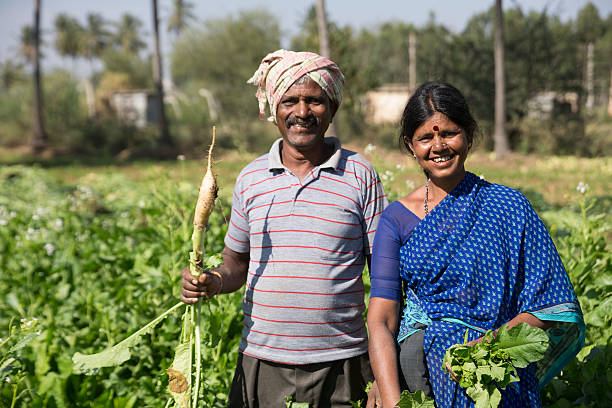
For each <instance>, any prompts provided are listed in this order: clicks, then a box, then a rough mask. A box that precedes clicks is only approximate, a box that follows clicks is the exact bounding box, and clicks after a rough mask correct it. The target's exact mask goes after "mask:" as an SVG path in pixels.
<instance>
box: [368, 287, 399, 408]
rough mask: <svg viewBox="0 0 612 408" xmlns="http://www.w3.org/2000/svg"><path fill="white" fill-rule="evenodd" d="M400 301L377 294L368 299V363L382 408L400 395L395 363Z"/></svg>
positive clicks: (395, 400)
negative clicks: (374, 379)
mask: <svg viewBox="0 0 612 408" xmlns="http://www.w3.org/2000/svg"><path fill="white" fill-rule="evenodd" d="M398 318H399V303H398V302H396V301H393V300H389V299H383V298H379V297H374V298H370V305H369V307H368V329H369V332H370V340H369V348H368V350H369V352H370V364H371V365H372V371H374V378H376V384H377V385H378V390H379V393H380V397H381V399H382V403H383V407H384V408H391V407H394V406H395V404H397V402H398V401H399V397H400V382H399V371H398V366H397V360H398V359H397V343H396V341H395V332H396V331H397V326H398Z"/></svg>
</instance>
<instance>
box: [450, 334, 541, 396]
mask: <svg viewBox="0 0 612 408" xmlns="http://www.w3.org/2000/svg"><path fill="white" fill-rule="evenodd" d="M547 349H548V336H547V335H546V333H545V332H544V330H542V329H539V328H537V327H532V326H530V325H528V324H526V323H519V324H517V325H516V326H514V327H512V328H511V329H508V326H507V325H503V326H501V327H500V329H499V331H498V332H497V335H495V334H494V332H493V331H492V330H489V331H487V332H486V333H485V334H484V336H483V339H482V342H480V343H475V344H473V345H471V346H469V345H467V332H466V340H465V342H464V344H455V345H454V346H451V347H449V348H448V350H446V354H445V356H444V361H443V362H442V367H443V369H444V371H445V372H448V370H447V363H448V364H449V365H450V368H451V370H452V371H453V373H454V374H455V377H457V378H458V379H459V385H461V386H462V387H464V388H465V389H466V390H465V392H466V393H467V395H468V396H469V397H470V398H471V399H472V400H474V402H475V403H476V408H489V407H492V408H496V407H497V406H498V405H499V403H500V401H501V392H500V390H505V389H506V387H507V386H508V385H509V384H512V383H514V382H517V381H519V377H518V374H517V371H516V369H517V368H524V367H527V366H528V365H529V364H530V363H533V362H536V361H539V360H541V359H542V358H543V357H544V353H545V352H546V350H547ZM449 374H450V373H449Z"/></svg>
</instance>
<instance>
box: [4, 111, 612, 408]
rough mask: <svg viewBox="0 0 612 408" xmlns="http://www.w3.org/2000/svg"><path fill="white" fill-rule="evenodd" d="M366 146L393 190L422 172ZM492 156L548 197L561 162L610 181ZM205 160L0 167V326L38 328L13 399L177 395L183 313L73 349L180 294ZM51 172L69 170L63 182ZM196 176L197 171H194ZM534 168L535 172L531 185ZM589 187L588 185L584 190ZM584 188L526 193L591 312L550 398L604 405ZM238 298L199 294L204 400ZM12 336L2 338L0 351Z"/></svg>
mask: <svg viewBox="0 0 612 408" xmlns="http://www.w3.org/2000/svg"><path fill="white" fill-rule="evenodd" d="M263 125H269V124H267V123H263V122H262V126H263ZM378 149H380V148H378ZM366 150H367V151H366V152H364V154H365V156H366V157H367V158H368V159H369V160H371V161H373V162H374V163H375V165H376V167H377V168H378V169H379V173H380V174H381V178H383V176H386V180H383V183H384V184H385V187H386V189H387V192H388V194H389V195H390V196H391V197H392V198H393V197H395V198H397V197H400V196H403V195H405V194H407V193H408V192H410V191H412V190H413V189H414V186H415V183H422V182H423V181H424V177H423V175H422V173H421V172H420V169H419V168H418V166H416V165H415V164H414V163H413V162H412V160H411V159H409V158H405V157H403V158H402V160H404V159H405V160H406V163H405V164H402V165H399V168H397V167H396V165H395V163H394V160H393V157H392V156H391V155H390V154H388V152H384V151H380V150H377V149H376V148H374V149H372V148H369V149H366ZM483 157H484V156H476V158H474V159H470V160H477V161H478V163H479V164H478V166H479V168H480V169H481V171H482V172H484V173H485V174H486V175H487V178H489V177H493V175H494V174H497V173H496V172H499V173H498V174H497V175H496V176H495V177H494V179H496V180H500V181H502V180H503V181H504V182H506V183H508V184H510V185H517V184H518V185H521V184H523V185H530V186H533V190H534V191H536V192H540V193H544V194H545V195H546V199H547V200H550V195H549V194H548V192H547V191H548V190H547V188H543V187H542V186H544V185H546V186H548V185H549V184H550V185H553V184H559V179H556V178H551V174H553V173H554V174H559V173H563V174H564V177H567V180H572V178H571V177H570V174H573V173H580V172H590V173H591V176H589V177H591V178H587V180H589V183H591V184H592V187H591V188H592V189H593V190H594V191H598V192H599V193H598V194H601V193H600V192H601V191H604V192H605V191H606V190H605V183H604V184H603V187H602V186H601V185H600V186H599V187H597V186H596V182H595V180H596V179H595V178H593V177H592V174H597V175H598V176H599V177H600V178H604V179H605V178H606V177H607V175H608V173H609V163H606V162H605V161H601V160H597V161H595V160H582V159H580V160H579V159H576V158H568V157H565V158H548V159H547V160H546V161H542V162H541V163H540V162H539V161H537V160H536V159H535V158H529V159H528V160H529V163H528V165H529V166H530V167H529V170H528V171H527V172H525V173H523V172H522V170H521V168H522V167H525V166H526V165H527V164H526V163H522V162H518V163H516V166H514V167H516V168H514V167H513V168H512V169H509V168H493V167H480V166H481V164H480V162H481V161H484V159H483ZM481 159H482V160H481ZM239 160H246V159H245V158H244V157H242V158H240V159H239ZM239 160H236V159H235V158H232V157H230V156H228V157H226V158H224V160H220V161H219V163H218V168H219V176H222V177H223V178H224V179H225V180H226V181H225V182H223V181H221V183H220V184H221V185H222V186H224V189H223V190H222V191H221V197H224V199H223V200H222V202H221V204H222V205H217V206H216V211H215V212H213V214H212V216H211V221H210V225H209V228H208V232H207V234H206V238H205V246H206V248H207V249H208V252H207V255H208V256H209V257H211V258H210V261H211V262H212V261H215V259H217V260H218V258H215V257H216V254H218V253H219V252H220V251H221V250H222V249H223V246H224V244H223V237H224V235H225V231H226V228H227V227H226V225H225V218H226V217H228V216H229V211H230V204H229V199H231V191H232V188H231V184H228V183H231V181H232V180H233V177H234V176H235V175H236V173H237V172H238V171H239V169H240V167H241V165H242V164H244V162H240V163H237V161H239ZM200 167H201V166H199V165H198V166H193V165H192V163H191V162H189V161H180V162H178V163H177V164H168V163H156V164H154V165H151V164H136V165H134V166H126V167H118V168H108V167H59V168H55V169H49V170H41V169H37V168H26V167H20V166H5V167H2V168H0V271H2V273H0V299H2V302H0V338H2V339H6V338H7V332H6V329H2V328H8V327H9V325H10V322H11V320H13V321H14V320H16V319H22V318H25V319H31V318H32V317H36V318H37V319H38V323H37V330H41V333H40V335H39V336H37V337H36V338H35V339H34V340H32V341H31V342H30V343H29V344H28V345H27V346H26V347H24V348H23V349H22V350H21V351H19V352H18V353H17V354H18V357H19V359H18V361H19V367H18V368H17V365H16V364H12V366H14V367H16V370H17V371H14V370H13V371H11V374H9V376H10V377H11V379H12V380H14V381H13V382H11V383H10V384H12V385H15V384H18V386H17V388H16V390H17V391H16V395H17V396H18V400H17V402H16V407H28V408H29V407H49V408H51V407H58V406H66V407H76V408H79V407H113V408H114V407H117V408H119V407H136V406H160V405H161V404H160V396H166V395H168V394H167V386H168V377H167V374H166V372H165V370H166V369H167V368H168V367H169V366H170V364H171V362H172V359H173V357H174V353H173V349H174V347H175V346H176V341H177V334H178V333H180V330H181V325H182V321H181V319H180V316H178V314H175V315H172V316H169V317H168V318H167V319H166V320H165V321H164V324H163V325H160V326H158V327H157V328H156V330H154V331H153V332H152V333H151V334H146V335H144V336H142V338H141V343H140V344H138V345H136V346H135V347H133V348H132V350H131V355H132V357H131V358H130V359H129V360H127V361H125V362H124V363H123V364H122V366H121V367H108V368H102V369H100V372H99V374H96V375H93V376H85V375H82V374H76V373H75V372H74V371H73V363H72V360H71V357H72V355H73V354H74V353H75V352H77V351H79V352H81V353H96V352H99V351H100V350H103V349H105V348H107V347H110V346H113V345H116V344H117V343H119V342H120V341H122V340H123V339H125V338H126V337H128V336H129V335H130V334H131V333H134V332H135V331H137V330H138V329H139V328H140V327H141V326H142V324H143V322H147V321H150V320H153V319H154V318H155V317H156V316H159V315H160V314H161V313H163V312H164V311H166V310H168V308H169V307H171V306H172V305H174V304H176V302H177V299H178V297H179V296H180V293H179V288H180V284H179V281H180V276H179V271H180V269H182V268H183V267H185V266H186V265H187V263H188V260H187V258H186V255H185V254H186V253H188V252H189V250H190V249H191V245H190V237H191V228H192V226H191V220H190V217H189V215H190V214H191V213H192V209H193V204H194V203H195V200H196V191H194V185H196V184H195V183H197V181H196V180H195V179H196V178H197V175H199V172H200ZM192 170H193V172H192ZM387 171H388V173H387ZM124 173H125V174H131V175H132V177H131V178H128V177H127V176H126V175H123V174H124ZM191 173H193V174H191ZM477 173H479V172H477ZM479 174H480V173H479ZM585 174H586V173H585ZM54 175H55V177H57V176H58V175H61V177H63V178H64V179H66V180H70V182H69V183H67V184H65V183H60V182H58V181H56V179H55V177H54ZM191 176H193V180H192V181H191V182H186V181H184V180H186V179H188V178H190V177H191ZM504 176H505V177H507V179H504V178H503V177H504ZM585 177H587V176H585ZM532 179H537V180H539V184H538V183H535V184H529V183H527V181H526V180H532ZM177 180H178V181H177ZM506 180H508V181H506ZM517 180H522V181H517ZM563 180H565V178H563ZM407 182H408V183H407ZM572 183H573V182H572ZM593 186H594V187H593ZM585 190H586V186H585V185H584V184H582V185H581V187H580V191H585ZM562 191H565V190H562ZM574 194H575V195H577V196H578V197H579V200H578V201H577V202H576V203H575V204H568V205H564V206H559V205H558V203H552V204H551V203H550V202H549V201H547V200H545V199H544V197H542V196H538V195H535V193H533V192H532V193H529V194H528V195H529V198H530V199H531V200H533V199H534V197H538V199H537V200H535V201H537V202H534V204H536V208H537V210H538V213H539V214H540V215H541V216H542V218H543V219H544V221H545V222H546V225H547V226H548V228H549V230H550V231H551V234H552V236H553V239H554V240H555V244H556V246H557V248H558V250H559V253H560V255H561V258H562V260H563V262H564V264H565V266H566V269H567V271H568V273H569V276H570V279H571V281H572V283H573V284H574V286H575V288H576V293H577V294H578V297H579V301H580V304H581V306H582V309H583V311H584V313H585V320H586V322H587V337H586V344H587V345H586V347H585V349H584V350H583V351H582V352H581V353H580V354H579V355H578V358H577V359H575V360H574V361H572V362H571V363H570V364H569V365H568V366H567V367H566V368H565V369H564V370H563V371H562V373H561V374H560V375H559V376H558V377H556V378H555V379H554V380H553V381H552V382H551V383H550V384H549V385H548V386H547V387H546V388H545V389H544V390H543V392H542V397H543V401H544V406H556V407H566V406H570V404H574V403H575V404H578V405H580V404H582V405H584V406H588V407H607V405H609V404H608V401H609V399H610V395H609V392H608V390H612V384H611V383H610V381H609V379H610V378H611V376H610V369H609V367H610V366H611V359H612V357H611V353H610V345H609V338H610V334H609V333H610V329H609V328H610V325H611V322H610V316H611V314H610V311H609V309H608V308H609V305H610V296H611V295H610V294H612V290H611V288H610V281H611V279H610V272H611V271H612V268H611V266H610V265H611V257H612V251H610V249H609V240H610V228H611V227H612V223H611V221H610V220H611V218H610V208H611V207H610V203H611V202H610V199H609V198H606V197H603V196H599V197H594V196H593V195H592V194H591V193H590V192H589V191H586V192H585V193H584V194H581V193H580V192H576V193H574ZM560 195H561V193H559V196H560ZM217 204H219V203H217ZM553 204H554V205H553ZM221 209H223V211H222V212H223V213H220V212H219V210H221ZM366 278H367V277H366ZM366 280H367V279H366ZM241 296H242V293H241V292H237V293H234V294H231V295H223V296H219V297H216V298H215V299H213V300H212V301H210V302H207V303H206V304H205V305H204V306H203V311H202V312H203V316H205V318H204V319H203V322H202V325H203V327H202V361H203V362H204V363H203V367H202V376H203V378H204V379H205V381H204V382H203V384H202V387H201V388H200V390H201V391H200V394H201V398H202V400H203V401H205V405H206V406H210V407H222V406H225V401H226V399H227V393H228V390H229V385H230V381H231V377H232V372H233V369H234V366H235V361H236V358H237V348H238V344H239V342H240V333H241V330H242V322H241V311H240V301H241ZM13 326H14V325H13ZM14 333H17V332H14ZM13 339H14V340H11V341H18V337H14V338H13ZM12 344H14V343H10V345H9V343H7V344H6V345H4V346H0V356H4V355H5V353H6V350H7V346H8V347H11V345H12ZM1 358H2V357H0V359H1ZM2 364H3V362H0V366H1V365H2ZM0 371H1V369H0ZM0 380H2V379H1V378H0ZM4 381H5V380H4ZM10 384H9V383H6V382H2V381H0V398H2V399H1V400H0V406H10V402H11V401H12V398H13V390H15V388H13V387H12V385H10ZM602 390H603V391H602ZM161 398H162V399H163V398H164V397H161ZM5 401H8V403H5Z"/></svg>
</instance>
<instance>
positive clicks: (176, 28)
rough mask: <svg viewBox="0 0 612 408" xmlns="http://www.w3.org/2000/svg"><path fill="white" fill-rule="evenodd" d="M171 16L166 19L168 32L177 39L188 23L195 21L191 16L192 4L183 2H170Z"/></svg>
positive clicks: (174, 0)
mask: <svg viewBox="0 0 612 408" xmlns="http://www.w3.org/2000/svg"><path fill="white" fill-rule="evenodd" d="M172 4H173V8H172V14H171V15H170V17H169V18H168V31H169V32H171V33H173V34H174V35H175V36H176V37H178V36H179V35H180V34H181V32H183V30H185V28H187V27H188V26H189V22H190V21H193V20H195V15H194V14H193V7H194V6H193V3H190V2H188V1H185V0H172Z"/></svg>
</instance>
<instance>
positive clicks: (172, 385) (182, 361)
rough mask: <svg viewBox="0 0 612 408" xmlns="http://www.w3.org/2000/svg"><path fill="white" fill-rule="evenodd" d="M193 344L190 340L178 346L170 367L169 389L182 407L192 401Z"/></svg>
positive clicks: (186, 407) (168, 371) (185, 406)
mask: <svg viewBox="0 0 612 408" xmlns="http://www.w3.org/2000/svg"><path fill="white" fill-rule="evenodd" d="M192 357H193V354H192V345H191V342H190V341H187V342H185V343H181V344H179V345H178V346H177V347H176V351H175V354H174V361H173V362H172V365H171V366H170V368H168V370H167V373H168V390H169V391H170V394H172V397H173V398H174V401H175V402H176V404H177V405H178V406H179V407H181V408H189V403H190V402H191V366H192V364H191V360H192Z"/></svg>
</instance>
